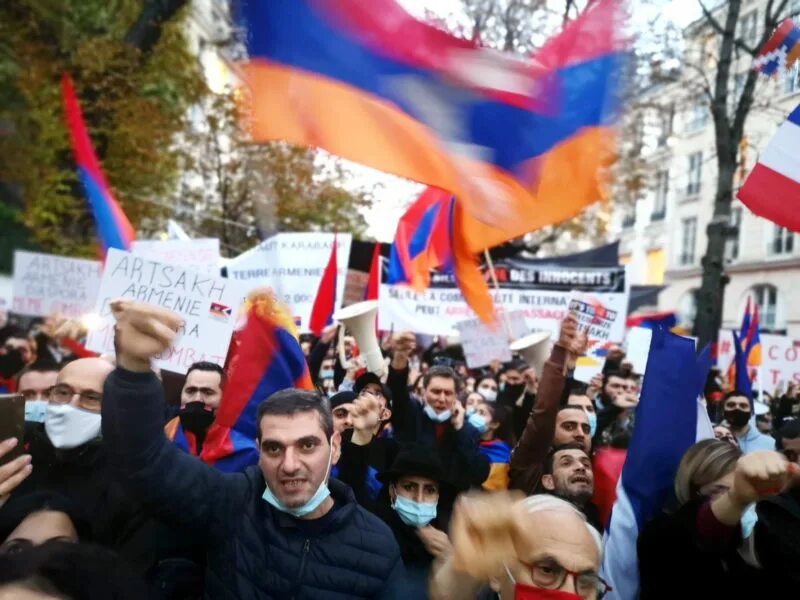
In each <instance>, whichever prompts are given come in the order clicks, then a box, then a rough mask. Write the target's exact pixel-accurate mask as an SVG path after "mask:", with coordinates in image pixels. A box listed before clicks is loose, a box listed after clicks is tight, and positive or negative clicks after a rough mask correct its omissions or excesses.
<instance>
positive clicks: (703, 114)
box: [686, 99, 708, 133]
mask: <svg viewBox="0 0 800 600" xmlns="http://www.w3.org/2000/svg"><path fill="white" fill-rule="evenodd" d="M707 122H708V105H707V104H706V102H705V100H704V99H699V100H695V102H694V104H692V107H691V109H690V111H689V122H688V123H687V127H686V130H687V132H689V133H693V132H695V131H700V130H701V129H703V128H704V127H705V126H706V123H707Z"/></svg>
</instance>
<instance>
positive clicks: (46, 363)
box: [15, 359, 61, 387]
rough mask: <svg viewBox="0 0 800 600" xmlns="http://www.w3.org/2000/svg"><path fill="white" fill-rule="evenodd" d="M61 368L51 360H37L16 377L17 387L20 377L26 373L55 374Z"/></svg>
mask: <svg viewBox="0 0 800 600" xmlns="http://www.w3.org/2000/svg"><path fill="white" fill-rule="evenodd" d="M60 370H61V368H60V367H59V366H58V365H57V364H56V363H55V362H54V361H52V360H47V359H45V360H37V361H36V362H35V363H33V364H32V365H30V366H28V367H25V368H24V369H22V371H20V372H19V373H18V374H17V376H16V378H15V379H16V381H17V387H19V381H20V379H22V376H23V375H25V374H26V373H50V372H55V373H58V372H59V371H60Z"/></svg>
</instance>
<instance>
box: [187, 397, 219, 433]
mask: <svg viewBox="0 0 800 600" xmlns="http://www.w3.org/2000/svg"><path fill="white" fill-rule="evenodd" d="M178 418H179V419H180V421H181V426H182V427H183V428H184V429H185V430H186V431H190V432H192V433H193V434H195V435H205V433H206V431H207V430H208V428H209V427H211V423H213V422H214V410H213V409H210V408H206V405H205V404H204V403H203V402H189V403H188V404H186V406H184V407H183V408H182V409H180V411H178Z"/></svg>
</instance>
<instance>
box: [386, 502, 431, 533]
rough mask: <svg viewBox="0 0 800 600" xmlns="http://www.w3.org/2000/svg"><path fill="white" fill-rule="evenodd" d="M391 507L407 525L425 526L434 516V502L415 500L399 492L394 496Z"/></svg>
mask: <svg viewBox="0 0 800 600" xmlns="http://www.w3.org/2000/svg"><path fill="white" fill-rule="evenodd" d="M392 508H393V509H394V510H395V512H396V513H397V515H398V516H399V517H400V520H401V521H403V523H405V524H406V525H408V526H409V527H425V526H426V525H427V524H428V523H430V522H431V521H433V520H434V519H435V518H436V504H434V503H428V502H415V501H414V500H409V499H408V498H405V497H403V496H401V495H399V494H398V495H397V496H395V498H394V502H392Z"/></svg>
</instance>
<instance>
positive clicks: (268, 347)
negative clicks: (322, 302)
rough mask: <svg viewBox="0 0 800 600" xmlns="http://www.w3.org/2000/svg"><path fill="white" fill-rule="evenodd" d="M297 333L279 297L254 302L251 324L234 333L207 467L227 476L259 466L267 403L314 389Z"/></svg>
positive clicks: (248, 319)
mask: <svg viewBox="0 0 800 600" xmlns="http://www.w3.org/2000/svg"><path fill="white" fill-rule="evenodd" d="M293 332H294V327H293V319H292V317H291V316H290V313H289V312H288V311H287V310H286V309H285V308H284V307H282V306H281V305H280V304H279V303H278V302H277V300H275V299H274V297H272V296H270V295H263V294H262V295H259V296H256V297H255V298H253V299H251V301H250V306H249V308H248V311H247V316H246V322H245V324H244V326H243V327H242V328H241V329H240V330H238V331H236V332H235V333H234V339H233V341H232V342H231V349H230V351H229V352H228V364H227V365H226V369H225V372H226V384H225V388H224V390H223V393H222V401H221V402H220V406H219V409H218V410H217V414H216V417H215V419H214V423H213V424H212V425H211V427H210V428H209V430H208V434H207V435H206V440H205V442H204V444H203V450H202V452H201V454H200V458H201V459H202V460H203V461H204V462H206V463H208V464H210V465H213V466H214V467H216V468H217V469H219V470H221V471H226V472H234V471H241V470H242V469H244V468H245V467H248V466H250V465H253V464H256V462H258V448H257V447H256V441H255V440H256V437H257V436H258V431H257V423H256V409H257V408H258V405H259V404H260V403H261V401H262V400H266V399H267V398H268V397H269V396H271V395H272V394H273V393H275V392H277V391H280V390H283V389H286V388H293V387H294V388H302V389H307V390H311V389H313V385H312V383H311V378H310V376H309V373H308V367H307V365H306V360H305V357H304V356H303V351H302V350H301V348H300V345H299V344H298V342H297V338H295V336H294V333H293ZM184 435H185V432H184ZM176 441H177V436H176Z"/></svg>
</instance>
